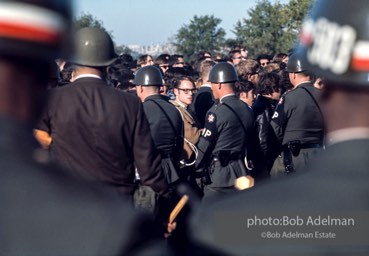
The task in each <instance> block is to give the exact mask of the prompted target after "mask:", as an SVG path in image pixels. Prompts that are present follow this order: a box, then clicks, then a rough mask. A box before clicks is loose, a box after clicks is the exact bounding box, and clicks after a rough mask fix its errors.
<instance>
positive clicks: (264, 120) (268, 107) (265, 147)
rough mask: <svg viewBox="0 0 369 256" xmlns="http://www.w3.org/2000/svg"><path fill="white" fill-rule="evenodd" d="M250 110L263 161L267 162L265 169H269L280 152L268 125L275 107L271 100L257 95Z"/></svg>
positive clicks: (271, 129)
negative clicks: (253, 118)
mask: <svg viewBox="0 0 369 256" xmlns="http://www.w3.org/2000/svg"><path fill="white" fill-rule="evenodd" d="M252 110H253V111H254V116H255V128H256V132H257V134H258V138H259V143H260V147H261V150H262V152H263V155H264V161H268V162H269V163H268V164H267V165H268V166H267V167H268V169H271V167H272V166H273V163H274V160H275V158H276V157H277V156H278V154H279V152H280V145H279V142H278V140H277V138H276V135H275V133H274V131H273V128H272V126H271V125H270V122H271V120H272V116H273V114H274V110H275V106H274V104H273V102H272V101H271V100H269V99H268V98H265V97H263V96H262V95H259V96H258V97H257V98H256V100H255V102H254V104H253V105H252Z"/></svg>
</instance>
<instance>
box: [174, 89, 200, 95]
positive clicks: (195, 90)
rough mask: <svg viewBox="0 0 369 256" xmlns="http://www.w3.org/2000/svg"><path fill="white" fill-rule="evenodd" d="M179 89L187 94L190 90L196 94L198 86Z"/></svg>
mask: <svg viewBox="0 0 369 256" xmlns="http://www.w3.org/2000/svg"><path fill="white" fill-rule="evenodd" d="M177 89H178V90H180V91H183V92H184V93H185V94H188V93H189V92H192V94H194V93H196V92H197V89H196V88H193V89H183V88H177Z"/></svg>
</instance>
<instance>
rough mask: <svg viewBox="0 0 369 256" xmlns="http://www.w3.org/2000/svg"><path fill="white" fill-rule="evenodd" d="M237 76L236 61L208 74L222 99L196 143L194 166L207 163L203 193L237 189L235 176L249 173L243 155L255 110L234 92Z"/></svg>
mask: <svg viewBox="0 0 369 256" xmlns="http://www.w3.org/2000/svg"><path fill="white" fill-rule="evenodd" d="M237 80H238V77H237V73H236V70H235V69H234V67H233V65H231V64H229V63H225V62H222V63H218V64H216V65H215V66H214V67H213V68H212V69H211V71H210V74H209V82H211V87H212V91H213V94H214V98H215V99H216V100H219V103H218V104H216V105H214V106H213V107H211V108H210V110H209V111H208V113H207V116H206V120H205V127H204V130H203V132H202V135H201V137H200V140H199V142H198V144H197V147H198V151H199V156H198V158H197V161H196V163H195V167H196V169H199V168H201V167H204V171H203V174H204V179H203V180H204V182H205V185H206V186H205V189H204V197H209V196H211V195H219V194H222V193H227V192H231V191H234V190H235V189H234V184H235V180H236V179H237V178H238V177H241V176H245V175H247V171H246V167H245V164H244V157H245V148H246V145H247V143H248V139H249V137H248V136H249V135H250V131H251V128H252V125H253V113H252V110H251V109H250V108H248V107H246V106H245V103H243V102H242V101H240V100H239V98H238V97H237V96H236V95H235V92H234V83H235V82H236V81H237Z"/></svg>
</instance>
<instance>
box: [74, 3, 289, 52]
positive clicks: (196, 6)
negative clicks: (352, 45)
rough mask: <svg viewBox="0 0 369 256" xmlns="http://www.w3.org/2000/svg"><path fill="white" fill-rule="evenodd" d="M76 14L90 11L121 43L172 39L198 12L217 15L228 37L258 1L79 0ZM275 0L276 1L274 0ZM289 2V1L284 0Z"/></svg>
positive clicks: (155, 41)
mask: <svg viewBox="0 0 369 256" xmlns="http://www.w3.org/2000/svg"><path fill="white" fill-rule="evenodd" d="M74 2H75V15H76V16H77V17H78V16H80V15H81V13H90V14H92V15H93V16H95V17H96V18H97V19H98V20H101V21H102V22H103V25H104V27H105V28H106V29H107V30H108V31H112V34H113V36H114V41H115V43H116V44H117V45H122V44H124V45H129V44H139V45H150V44H156V43H164V42H168V41H169V40H170V39H171V38H173V37H174V35H175V34H176V33H177V31H178V30H179V29H180V28H181V27H182V26H184V25H188V24H189V23H190V21H191V20H192V19H193V16H194V15H198V16H203V15H214V17H216V18H219V19H221V20H222V22H221V23H220V25H219V27H222V28H223V29H225V31H226V33H227V34H226V38H234V37H235V35H234V34H233V33H232V32H231V30H233V29H234V25H235V24H236V22H237V21H239V20H242V19H243V18H247V12H248V10H249V9H250V8H253V7H255V5H256V3H257V0H75V1H74ZM270 2H272V3H274V2H275V1H274V0H270ZM279 2H281V3H286V2H288V0H280V1H279Z"/></svg>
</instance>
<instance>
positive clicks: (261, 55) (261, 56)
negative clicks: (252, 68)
mask: <svg viewBox="0 0 369 256" xmlns="http://www.w3.org/2000/svg"><path fill="white" fill-rule="evenodd" d="M262 59H267V60H269V61H270V56H269V55H268V54H260V55H259V56H258V57H257V58H256V60H257V62H259V63H260V60H262Z"/></svg>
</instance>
